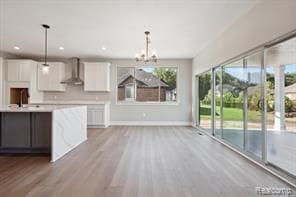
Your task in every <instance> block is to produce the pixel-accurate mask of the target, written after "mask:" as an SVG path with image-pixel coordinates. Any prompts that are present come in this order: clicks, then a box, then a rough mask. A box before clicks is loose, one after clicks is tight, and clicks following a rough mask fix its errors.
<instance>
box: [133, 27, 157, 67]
mask: <svg viewBox="0 0 296 197" xmlns="http://www.w3.org/2000/svg"><path fill="white" fill-rule="evenodd" d="M144 33H145V35H146V50H142V52H141V53H140V54H139V53H137V54H136V61H137V62H138V61H142V62H145V63H147V62H157V57H156V52H155V51H152V53H151V56H149V44H151V40H150V38H149V35H150V32H149V31H145V32H144Z"/></svg>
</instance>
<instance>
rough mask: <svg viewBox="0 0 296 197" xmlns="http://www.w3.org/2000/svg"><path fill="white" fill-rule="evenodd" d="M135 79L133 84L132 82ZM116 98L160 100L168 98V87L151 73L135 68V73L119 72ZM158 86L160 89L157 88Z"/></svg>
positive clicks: (169, 93) (169, 90) (169, 92)
mask: <svg viewBox="0 0 296 197" xmlns="http://www.w3.org/2000/svg"><path fill="white" fill-rule="evenodd" d="M134 80H135V84H134ZM117 83H118V84H117V85H118V95H117V96H118V100H120V101H122V100H135V98H134V95H136V99H137V101H159V92H160V101H166V100H170V98H167V97H168V96H170V95H171V92H174V90H171V89H170V87H169V86H168V85H167V84H166V83H165V82H163V81H162V80H160V79H159V78H158V77H156V76H155V75H153V74H152V73H149V72H146V71H144V70H142V69H136V71H135V74H131V73H121V74H120V75H119V77H118V79H117ZM159 84H160V85H159ZM159 87H160V89H159Z"/></svg>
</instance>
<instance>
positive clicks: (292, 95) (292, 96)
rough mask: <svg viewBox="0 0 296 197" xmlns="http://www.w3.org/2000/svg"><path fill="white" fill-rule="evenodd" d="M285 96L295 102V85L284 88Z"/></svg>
mask: <svg viewBox="0 0 296 197" xmlns="http://www.w3.org/2000/svg"><path fill="white" fill-rule="evenodd" d="M285 95H286V96H287V97H288V98H289V99H290V100H292V101H296V83H294V84H292V85H289V86H287V87H285Z"/></svg>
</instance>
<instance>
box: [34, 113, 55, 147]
mask: <svg viewBox="0 0 296 197" xmlns="http://www.w3.org/2000/svg"><path fill="white" fill-rule="evenodd" d="M50 133H51V113H45V112H44V113H32V147H33V148H47V149H48V148H49V147H50V137H51V135H50Z"/></svg>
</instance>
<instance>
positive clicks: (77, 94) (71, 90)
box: [44, 85, 111, 101]
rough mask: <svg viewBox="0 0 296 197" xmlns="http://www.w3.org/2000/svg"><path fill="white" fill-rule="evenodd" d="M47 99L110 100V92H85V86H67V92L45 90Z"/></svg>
mask: <svg viewBox="0 0 296 197" xmlns="http://www.w3.org/2000/svg"><path fill="white" fill-rule="evenodd" d="M44 100H45V101H52V100H59V101H60V100H62V101H69V100H85V101H95V100H98V101H110V100H111V98H110V93H109V92H85V91H84V89H83V86H70V85H67V86H66V91H65V92H45V93H44Z"/></svg>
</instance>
